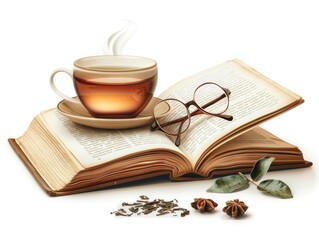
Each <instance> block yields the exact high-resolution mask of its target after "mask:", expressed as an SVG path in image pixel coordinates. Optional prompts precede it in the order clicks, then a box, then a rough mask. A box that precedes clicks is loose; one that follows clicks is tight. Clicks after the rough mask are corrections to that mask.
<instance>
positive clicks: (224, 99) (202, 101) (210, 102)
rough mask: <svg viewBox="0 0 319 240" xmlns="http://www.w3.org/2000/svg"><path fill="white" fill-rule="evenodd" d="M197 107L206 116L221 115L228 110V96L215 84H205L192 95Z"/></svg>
mask: <svg viewBox="0 0 319 240" xmlns="http://www.w3.org/2000/svg"><path fill="white" fill-rule="evenodd" d="M194 100H195V102H196V103H197V104H198V106H199V107H200V108H201V109H202V110H203V111H204V112H206V113H208V114H214V115H218V114H222V113H223V112H225V111H226V110H227V108H228V104H229V96H228V94H227V93H226V91H225V90H224V89H223V88H222V87H220V86H219V85H217V84H215V83H205V84H203V85H201V86H199V87H198V88H197V89H196V91H195V93H194Z"/></svg>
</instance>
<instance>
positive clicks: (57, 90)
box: [50, 68, 81, 104]
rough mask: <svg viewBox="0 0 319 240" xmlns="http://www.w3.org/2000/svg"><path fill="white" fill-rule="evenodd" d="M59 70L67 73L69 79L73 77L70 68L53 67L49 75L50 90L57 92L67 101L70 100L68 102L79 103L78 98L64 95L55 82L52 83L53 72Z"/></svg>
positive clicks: (55, 72)
mask: <svg viewBox="0 0 319 240" xmlns="http://www.w3.org/2000/svg"><path fill="white" fill-rule="evenodd" d="M59 72H64V73H66V74H68V75H69V76H70V77H71V79H73V73H72V71H71V70H70V69H67V68H57V69H55V70H54V71H53V72H52V73H51V76H50V86H51V88H52V90H53V91H54V92H55V93H56V94H57V95H59V96H60V97H61V98H63V99H65V100H67V101H70V102H73V103H77V104H79V103H81V102H80V100H78V99H77V98H72V97H69V96H67V95H65V94H64V93H63V92H61V91H60V90H59V89H58V88H57V87H56V86H55V83H54V76H55V74H57V73H59Z"/></svg>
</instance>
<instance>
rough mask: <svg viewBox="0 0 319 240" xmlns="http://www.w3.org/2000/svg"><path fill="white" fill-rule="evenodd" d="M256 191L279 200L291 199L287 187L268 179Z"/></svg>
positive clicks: (278, 181) (277, 181) (284, 184)
mask: <svg viewBox="0 0 319 240" xmlns="http://www.w3.org/2000/svg"><path fill="white" fill-rule="evenodd" d="M257 189H258V190H260V191H263V192H267V193H270V194H272V195H275V196H278V197H281V198H293V196H292V193H291V190H290V188H289V186H288V185H287V184H286V183H284V182H283V181H280V180H276V179H269V180H265V181H262V182H261V183H259V186H258V187H257Z"/></svg>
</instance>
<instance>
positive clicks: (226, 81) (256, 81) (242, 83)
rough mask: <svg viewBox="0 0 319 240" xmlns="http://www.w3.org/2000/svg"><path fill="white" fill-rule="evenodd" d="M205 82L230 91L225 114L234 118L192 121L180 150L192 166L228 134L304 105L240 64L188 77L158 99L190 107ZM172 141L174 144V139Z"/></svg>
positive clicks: (207, 117) (228, 63)
mask: <svg viewBox="0 0 319 240" xmlns="http://www.w3.org/2000/svg"><path fill="white" fill-rule="evenodd" d="M205 82H214V83H217V84H219V85H220V86H222V87H224V88H228V89H229V90H230V91H231V94H230V104H229V108H228V110H227V111H226V112H225V114H229V115H232V116H233V120H232V121H226V120H224V119H221V118H218V117H214V116H209V115H204V114H202V115H199V116H195V117H193V118H191V125H190V127H189V129H188V130H187V131H186V132H185V133H184V134H183V135H182V139H181V145H180V149H181V150H182V151H183V152H184V153H185V154H186V156H187V157H188V158H189V159H190V160H191V161H192V163H193V165H195V164H196V161H197V160H198V159H199V158H200V157H203V156H202V155H203V153H204V152H205V151H206V150H207V148H209V147H210V146H211V145H212V144H214V142H217V141H218V140H220V139H221V138H223V137H225V136H226V135H227V134H230V133H231V132H233V131H235V130H238V129H240V128H242V127H243V126H245V125H247V124H250V123H252V122H253V121H255V120H256V119H263V118H264V119H266V118H267V117H269V116H270V115H271V114H273V113H274V112H276V111H279V110H283V108H286V107H288V106H290V105H291V104H294V103H296V102H298V101H299V102H301V98H300V97H299V96H298V95H296V94H294V93H292V92H290V91H289V90H287V89H285V88H283V87H281V86H279V85H278V84H276V83H274V82H273V81H271V80H270V79H268V78H266V77H264V76H262V75H261V74H259V73H258V72H256V71H255V70H253V69H250V68H249V67H248V66H246V65H244V64H243V63H242V62H240V61H239V60H233V61H228V62H226V63H223V64H220V65H218V66H216V67H213V68H210V69H208V70H206V71H203V72H200V73H198V74H195V75H193V76H191V77H188V78H186V79H184V80H182V81H180V82H178V83H177V84H175V85H174V86H172V87H170V88H169V89H168V90H166V91H165V92H164V93H162V94H161V95H160V96H159V97H160V98H162V99H165V98H177V99H179V100H181V101H182V102H184V103H187V102H189V101H191V100H193V99H192V98H193V93H194V90H195V89H196V88H197V87H198V86H199V85H200V84H202V83H205ZM195 101H196V99H195ZM192 111H194V107H193V106H191V107H190V112H192ZM170 138H171V139H172V141H175V137H171V136H170ZM205 154H206V153H205Z"/></svg>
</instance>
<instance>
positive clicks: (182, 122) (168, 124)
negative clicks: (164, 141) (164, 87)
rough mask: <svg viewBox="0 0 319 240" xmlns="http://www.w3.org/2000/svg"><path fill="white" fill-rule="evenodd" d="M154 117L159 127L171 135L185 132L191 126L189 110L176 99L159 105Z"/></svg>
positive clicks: (167, 100)
mask: <svg viewBox="0 0 319 240" xmlns="http://www.w3.org/2000/svg"><path fill="white" fill-rule="evenodd" d="M154 117H155V121H156V122H157V124H158V126H159V127H160V128H161V129H162V130H163V131H164V132H165V133H167V134H170V135H178V134H181V133H183V132H185V131H186V130H187V128H188V127H189V124H190V118H189V112H188V109H187V108H186V106H185V105H184V104H183V103H182V102H180V101H178V100H176V99H166V100H163V101H162V102H160V103H159V104H157V105H156V106H155V108H154Z"/></svg>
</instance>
